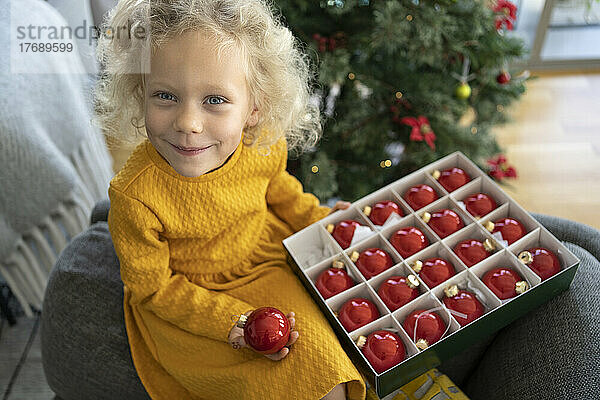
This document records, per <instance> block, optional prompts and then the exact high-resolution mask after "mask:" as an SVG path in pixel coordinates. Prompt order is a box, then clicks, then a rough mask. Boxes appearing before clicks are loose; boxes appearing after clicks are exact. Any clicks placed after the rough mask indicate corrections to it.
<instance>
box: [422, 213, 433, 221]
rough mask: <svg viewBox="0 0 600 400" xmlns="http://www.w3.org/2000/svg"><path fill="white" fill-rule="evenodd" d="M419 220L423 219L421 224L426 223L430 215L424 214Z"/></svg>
mask: <svg viewBox="0 0 600 400" xmlns="http://www.w3.org/2000/svg"><path fill="white" fill-rule="evenodd" d="M421 218H422V219H423V222H425V223H428V222H429V220H430V219H431V214H429V213H428V212H424V213H423V215H422V216H421Z"/></svg>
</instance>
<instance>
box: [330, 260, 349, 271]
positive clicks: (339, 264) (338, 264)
mask: <svg viewBox="0 0 600 400" xmlns="http://www.w3.org/2000/svg"><path fill="white" fill-rule="evenodd" d="M331 266H332V267H333V268H337V269H344V268H346V266H345V265H344V263H343V262H341V261H340V260H335V261H334V262H333V263H332V264H331Z"/></svg>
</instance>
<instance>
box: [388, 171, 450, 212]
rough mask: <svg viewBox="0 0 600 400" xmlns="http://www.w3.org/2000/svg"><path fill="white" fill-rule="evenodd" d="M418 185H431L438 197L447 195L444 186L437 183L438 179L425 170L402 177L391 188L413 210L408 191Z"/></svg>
mask: <svg viewBox="0 0 600 400" xmlns="http://www.w3.org/2000/svg"><path fill="white" fill-rule="evenodd" d="M418 185H428V186H430V187H431V188H432V189H433V191H434V192H435V193H436V194H437V196H438V199H440V198H442V197H444V196H445V195H446V192H445V191H444V189H443V188H442V186H440V184H439V183H437V181H436V180H435V179H433V178H432V177H431V175H428V174H427V173H425V172H424V171H419V172H416V173H413V174H411V175H409V176H407V177H406V178H404V179H402V181H400V182H396V183H394V184H392V185H391V190H392V191H393V192H394V193H396V195H397V197H401V198H402V200H403V201H404V202H406V205H407V207H409V209H410V210H412V207H410V205H409V204H408V201H406V193H407V191H408V190H409V189H410V188H412V187H413V186H418ZM414 211H418V210H414Z"/></svg>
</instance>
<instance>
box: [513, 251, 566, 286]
mask: <svg viewBox="0 0 600 400" xmlns="http://www.w3.org/2000/svg"><path fill="white" fill-rule="evenodd" d="M519 259H520V260H521V261H523V263H524V264H525V265H527V266H528V267H529V268H531V269H532V270H533V272H535V273H536V274H538V275H539V277H540V278H542V280H546V279H548V278H550V277H551V276H552V275H555V274H557V273H558V272H559V271H560V261H558V257H556V254H554V253H553V252H551V251H550V250H548V249H546V248H543V247H534V248H532V249H529V250H527V251H523V252H521V253H520V254H519Z"/></svg>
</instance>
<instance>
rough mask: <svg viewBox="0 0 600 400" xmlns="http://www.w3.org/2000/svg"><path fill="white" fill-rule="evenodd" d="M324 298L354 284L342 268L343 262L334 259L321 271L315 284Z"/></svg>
mask: <svg viewBox="0 0 600 400" xmlns="http://www.w3.org/2000/svg"><path fill="white" fill-rule="evenodd" d="M315 286H316V287H317V290H318V291H319V293H321V295H322V296H323V298H324V299H328V298H330V297H332V296H335V295H336V294H338V293H341V292H343V291H344V290H346V289H350V288H351V287H352V286H354V281H353V280H352V278H350V276H349V275H348V272H346V270H345V269H344V263H343V262H341V261H334V262H333V265H332V266H331V267H330V268H327V269H326V270H325V271H323V272H321V274H320V275H319V277H318V278H317V283H316V285H315Z"/></svg>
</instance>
